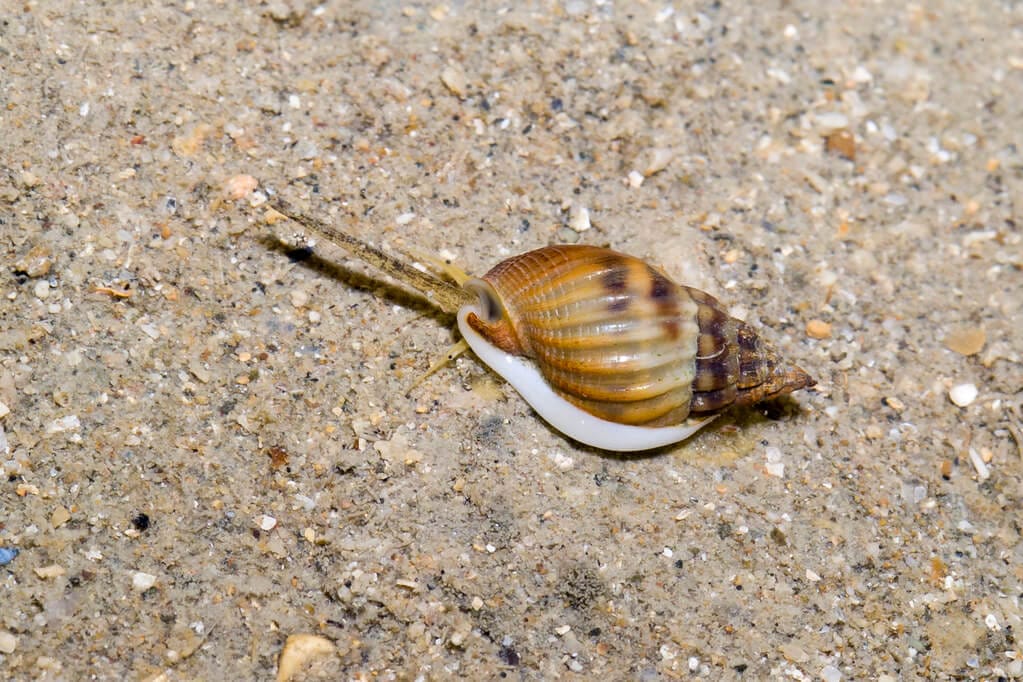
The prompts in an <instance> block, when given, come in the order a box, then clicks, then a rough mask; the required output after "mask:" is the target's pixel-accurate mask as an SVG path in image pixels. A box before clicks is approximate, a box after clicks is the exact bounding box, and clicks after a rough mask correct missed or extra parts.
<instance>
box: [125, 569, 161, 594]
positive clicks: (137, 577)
mask: <svg viewBox="0 0 1023 682" xmlns="http://www.w3.org/2000/svg"><path fill="white" fill-rule="evenodd" d="M155 584H156V576H155V575H153V574H152V573H143V572H142V571H135V573H133V574H132V576H131V589H133V590H135V591H136V592H145V591H146V590H148V589H149V588H151V587H152V586H153V585H155Z"/></svg>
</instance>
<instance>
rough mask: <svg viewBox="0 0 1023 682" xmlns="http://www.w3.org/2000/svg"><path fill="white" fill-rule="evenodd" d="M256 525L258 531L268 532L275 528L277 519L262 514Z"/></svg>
mask: <svg viewBox="0 0 1023 682" xmlns="http://www.w3.org/2000/svg"><path fill="white" fill-rule="evenodd" d="M256 525H258V526H259V528H260V530H266V531H270V530H273V529H274V528H276V527H277V519H275V518H274V517H272V516H269V515H267V514H263V515H262V516H260V517H259V518H257V519H256Z"/></svg>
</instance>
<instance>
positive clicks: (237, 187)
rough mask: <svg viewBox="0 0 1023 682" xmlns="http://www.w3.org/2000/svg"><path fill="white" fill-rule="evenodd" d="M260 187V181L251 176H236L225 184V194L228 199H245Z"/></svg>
mask: <svg viewBox="0 0 1023 682" xmlns="http://www.w3.org/2000/svg"><path fill="white" fill-rule="evenodd" d="M257 187H259V180H257V179H256V178H254V177H252V176H251V175H234V176H232V177H230V178H228V179H227V182H225V183H224V194H225V195H226V196H227V198H228V199H232V200H238V199H244V198H245V197H247V196H249V195H250V194H252V193H253V192H255V191H256V188H257Z"/></svg>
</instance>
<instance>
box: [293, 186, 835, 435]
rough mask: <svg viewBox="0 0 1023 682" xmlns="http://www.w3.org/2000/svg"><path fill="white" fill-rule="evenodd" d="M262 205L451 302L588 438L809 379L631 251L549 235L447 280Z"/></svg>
mask: <svg viewBox="0 0 1023 682" xmlns="http://www.w3.org/2000/svg"><path fill="white" fill-rule="evenodd" d="M273 208H274V209H275V210H276V211H278V212H279V213H281V214H283V215H286V216H287V217H289V218H291V219H292V220H295V221H297V222H298V223H300V224H302V225H303V226H305V227H307V228H309V229H311V230H313V231H315V232H318V233H320V234H322V235H324V236H326V237H327V238H328V239H330V240H331V241H333V242H334V243H336V244H338V245H339V246H342V247H344V248H346V249H348V250H349V251H351V252H352V253H353V254H355V255H356V256H359V257H360V258H362V259H363V260H365V261H367V262H369V263H370V264H371V265H374V266H375V267H377V268H379V269H381V270H383V271H384V272H386V273H387V274H389V275H392V276H394V277H395V278H397V279H399V280H401V281H403V282H404V283H406V284H408V285H409V286H412V287H414V288H416V289H417V290H419V291H420V292H421V293H423V294H424V295H425V296H426V297H427V298H428V299H429V300H431V301H432V302H433V303H434V304H436V305H437V307H439V308H441V309H442V310H445V311H448V312H453V313H455V314H456V316H457V321H458V328H459V331H460V332H461V334H462V337H463V338H464V340H465V341H466V343H468V345H469V347H470V348H472V350H473V352H474V353H475V354H476V356H477V357H478V358H479V359H480V360H482V361H483V362H484V363H485V364H487V365H488V366H489V367H490V368H491V369H492V370H493V371H495V372H496V373H497V374H499V375H500V376H501V377H503V378H504V379H505V380H506V381H508V383H510V384H511V385H512V386H513V387H514V388H515V390H516V391H518V393H519V394H520V395H521V396H522V397H523V398H524V399H525V400H526V402H528V403H529V404H530V405H531V406H532V407H533V408H534V409H535V410H536V412H537V413H538V414H539V415H540V416H541V417H542V418H543V419H545V420H546V421H547V422H548V423H550V424H551V425H552V426H553V427H554V428H556V429H557V430H559V431H560V432H562V433H564V434H565V435H567V436H569V437H570V438H573V439H575V440H577V441H579V442H581V443H584V444H586V445H591V446H593V447H597V448H601V449H604V450H610V451H616V452H633V451H640V450H648V449H651V448H656V447H660V446H664V445H669V444H671V443H676V442H679V441H682V440H685V439H686V438H688V437H690V436H691V435H693V434H694V433H696V432H697V431H698V430H699V429H700V428H701V427H703V426H704V425H705V424H707V423H708V422H710V421H711V420H713V419H714V417H715V416H717V415H718V414H719V413H721V412H722V411H723V410H725V409H727V408H729V407H733V406H739V405H751V404H754V403H757V402H759V401H761V400H766V399H769V398H774V397H777V396H781V395H785V394H787V393H791V392H792V391H796V390H799V389H801V388H807V387H810V386H813V385H814V384H815V383H816V382H815V381H814V380H813V379H812V378H811V377H810V376H809V375H808V374H807V373H806V372H804V371H803V370H802V369H800V368H799V367H797V366H795V365H791V364H788V363H785V362H783V361H782V360H781V359H780V358H779V357H778V355H777V354H776V353H775V352H774V350H772V349H771V348H770V347H769V346H768V345H767V344H765V343H764V342H763V341H762V340H761V339H760V337H759V335H758V334H757V333H756V332H755V331H754V330H753V329H752V328H751V327H750V326H749V325H747V324H746V323H745V322H742V321H741V320H738V319H736V318H734V317H731V316H730V315H728V313H727V312H725V310H724V308H723V306H722V305H721V304H720V303H719V302H718V301H717V299H715V298H714V297H713V296H711V295H710V294H707V293H705V292H702V291H700V290H698V289H694V288H692V287H687V286H683V285H679V284H676V283H675V282H673V281H672V280H671V279H670V278H668V277H667V276H666V275H665V274H664V273H663V272H661V271H660V270H658V269H656V268H654V267H653V266H651V265H649V264H647V263H645V262H644V261H642V260H640V259H638V258H635V257H633V256H627V255H625V254H621V253H618V252H615V251H612V250H609V249H603V248H598V247H594V246H585V245H557V246H548V247H544V248H541V249H537V250H535V251H529V252H527V253H524V254H521V255H518V256H513V257H512V258H508V259H507V260H504V261H502V262H500V263H498V264H497V265H496V266H494V267H493V268H492V269H491V270H490V271H489V272H488V273H487V274H485V275H483V276H482V277H479V278H467V279H466V281H465V282H464V286H463V287H456V286H455V285H452V284H450V283H449V282H446V281H444V280H441V279H439V278H436V277H434V276H432V275H429V274H428V273H424V272H422V271H420V270H418V269H415V268H413V267H411V266H410V265H409V264H407V263H405V262H403V261H401V260H400V259H396V258H394V257H393V256H390V255H388V254H385V253H383V252H382V251H380V250H378V249H376V248H375V247H372V246H370V245H369V244H366V243H365V242H362V241H361V240H359V239H358V238H356V237H353V236H351V235H349V234H348V233H346V232H342V231H340V230H337V229H336V228H333V227H331V226H330V225H327V224H325V223H323V222H321V221H319V220H317V219H314V218H311V217H309V216H305V215H303V214H301V213H297V212H295V211H293V210H291V209H290V207H288V205H287V204H285V203H284V202H282V201H279V200H278V201H276V202H274V204H273Z"/></svg>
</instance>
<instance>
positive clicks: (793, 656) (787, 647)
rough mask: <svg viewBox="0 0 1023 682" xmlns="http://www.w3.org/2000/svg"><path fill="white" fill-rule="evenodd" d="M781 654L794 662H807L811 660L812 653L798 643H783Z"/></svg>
mask: <svg viewBox="0 0 1023 682" xmlns="http://www.w3.org/2000/svg"><path fill="white" fill-rule="evenodd" d="M781 655H782V656H784V657H785V660H788V661H792V662H793V663H806V662H807V661H809V660H810V654H808V653H806V650H805V649H803V648H802V647H801V646H799V645H798V644H791V643H789V644H782V645H781Z"/></svg>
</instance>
